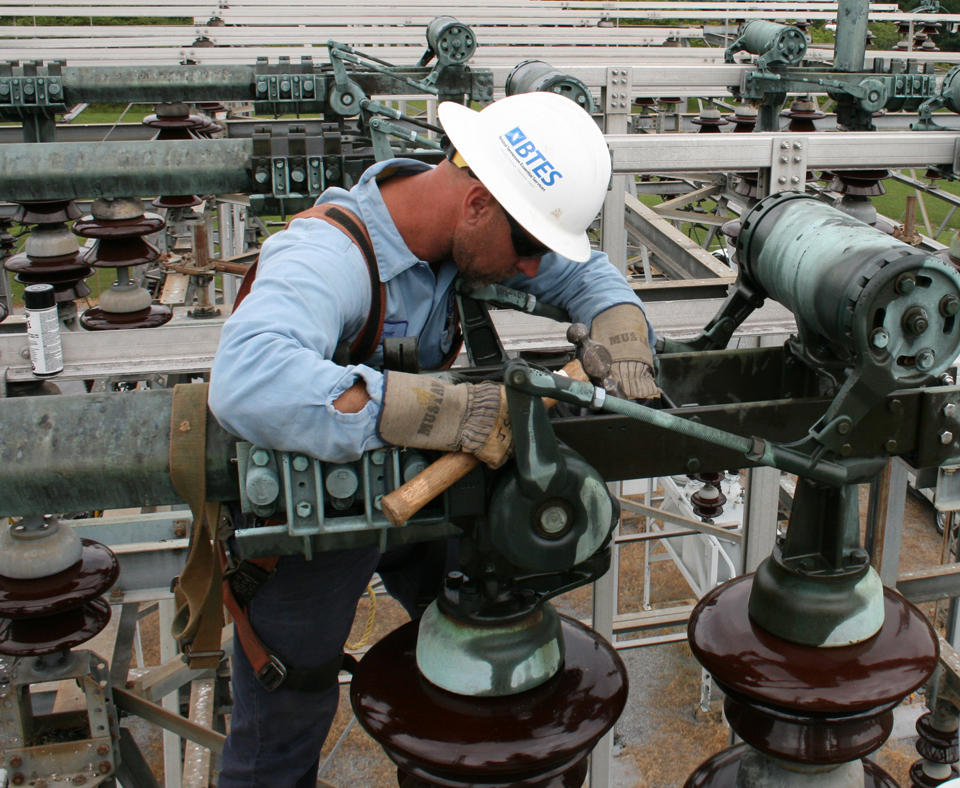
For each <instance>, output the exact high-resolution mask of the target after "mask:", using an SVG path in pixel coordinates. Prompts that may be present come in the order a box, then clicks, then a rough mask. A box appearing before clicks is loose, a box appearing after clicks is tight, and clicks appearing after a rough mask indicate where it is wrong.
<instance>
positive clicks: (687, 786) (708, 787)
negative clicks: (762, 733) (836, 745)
mask: <svg viewBox="0 0 960 788" xmlns="http://www.w3.org/2000/svg"><path fill="white" fill-rule="evenodd" d="M749 750H750V748H749V747H748V746H747V745H746V744H738V745H736V746H734V747H729V748H728V749H726V750H723V751H722V752H720V753H718V754H717V755H714V756H713V757H712V758H710V759H709V760H707V761H705V762H704V763H702V764H700V765H699V766H698V767H697V768H696V770H695V771H694V772H693V774H691V775H690V776H689V777H688V778H687V781H686V782H685V783H684V784H683V788H736V786H737V773H738V772H739V771H740V762H741V760H743V758H744V756H745V755H746V754H747V753H748V752H749ZM863 771H864V775H863V777H864V779H863V788H900V786H898V785H897V782H896V780H894V779H893V778H892V777H891V776H890V775H889V774H887V773H886V772H885V771H884V770H883V769H881V768H880V767H879V766H877V764H875V763H874V762H873V761H869V760H864V762H863Z"/></svg>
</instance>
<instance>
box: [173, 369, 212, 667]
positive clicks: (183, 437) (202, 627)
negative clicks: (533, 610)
mask: <svg viewBox="0 0 960 788" xmlns="http://www.w3.org/2000/svg"><path fill="white" fill-rule="evenodd" d="M207 389H208V384H206V383H187V384H180V385H177V386H174V388H173V405H172V407H171V411H170V478H171V480H172V481H173V486H174V488H175V489H176V491H177V493H178V494H179V495H180V496H181V497H182V498H183V499H184V500H185V501H186V502H187V503H188V504H189V506H190V511H191V513H192V514H193V524H192V526H191V528H190V543H189V548H188V551H187V561H186V565H185V566H184V569H183V572H182V574H181V575H180V577H178V578H176V579H175V580H174V586H173V592H174V599H175V602H176V614H175V616H174V620H173V624H172V626H171V631H172V634H173V637H174V638H176V640H177V642H178V643H179V644H180V648H181V650H182V651H183V653H184V655H185V656H186V657H187V664H188V665H189V666H190V667H191V668H215V667H217V665H219V664H220V660H221V659H223V651H222V649H221V648H220V634H221V630H222V629H223V606H222V604H221V600H220V593H219V587H220V562H219V561H218V560H217V554H216V543H217V526H218V523H219V522H220V504H219V503H217V502H215V501H207V476H206V443H207Z"/></svg>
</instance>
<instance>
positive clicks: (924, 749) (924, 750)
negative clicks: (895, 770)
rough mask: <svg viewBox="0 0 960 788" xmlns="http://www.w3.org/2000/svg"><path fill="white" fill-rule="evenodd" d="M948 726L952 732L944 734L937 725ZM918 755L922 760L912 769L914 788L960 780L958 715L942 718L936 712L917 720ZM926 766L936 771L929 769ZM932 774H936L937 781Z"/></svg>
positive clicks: (953, 714)
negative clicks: (932, 772)
mask: <svg viewBox="0 0 960 788" xmlns="http://www.w3.org/2000/svg"><path fill="white" fill-rule="evenodd" d="M938 721H939V722H940V723H941V724H942V723H946V727H948V728H949V730H942V729H941V728H940V727H937V726H936V722H938ZM917 734H918V738H917V752H918V753H919V754H920V755H921V756H922V760H919V761H916V762H914V763H913V765H912V766H911V767H910V782H911V788H934V786H937V785H941V784H942V783H945V782H946V781H947V780H950V779H953V778H954V777H957V776H960V770H958V769H957V766H956V763H957V761H958V760H960V747H958V738H957V718H956V714H955V713H951V714H947V715H944V716H943V717H940V718H938V717H937V716H936V715H934V713H933V712H929V711H928V712H927V713H926V714H923V715H922V716H921V717H920V718H919V719H918V720H917ZM925 762H926V763H927V764H928V765H930V766H933V768H930V769H925V768H924V764H925ZM928 771H935V772H936V773H937V774H938V775H939V776H937V777H933V776H931V775H930V774H928V773H927V772H928Z"/></svg>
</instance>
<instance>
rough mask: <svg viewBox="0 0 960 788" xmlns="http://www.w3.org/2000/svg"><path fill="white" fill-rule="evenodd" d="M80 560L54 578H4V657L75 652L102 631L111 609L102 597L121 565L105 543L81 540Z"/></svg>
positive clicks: (0, 591)
mask: <svg viewBox="0 0 960 788" xmlns="http://www.w3.org/2000/svg"><path fill="white" fill-rule="evenodd" d="M81 543H82V545H83V548H82V552H81V557H80V560H79V561H77V562H76V563H75V564H73V566H70V567H68V568H66V569H64V570H63V571H61V572H57V573H56V574H53V575H50V576H48V577H39V578H33V579H29V580H20V579H14V578H10V577H4V576H2V575H0V654H8V655H11V656H15V657H28V656H40V655H42V654H53V653H55V652H57V651H63V650H65V649H69V648H73V647H74V646H78V645H79V644H81V643H83V642H85V641H87V640H89V639H90V638H92V637H93V636H94V635H96V634H97V633H98V632H100V631H101V630H102V629H103V628H104V627H105V626H106V625H107V622H108V621H109V620H110V605H108V604H107V603H106V602H105V601H103V600H102V599H100V598H99V596H100V594H102V593H103V592H104V591H106V590H107V589H108V588H110V586H112V585H113V584H114V582H116V579H117V576H118V575H119V573H120V565H119V563H118V562H117V558H116V556H115V555H114V554H113V553H112V552H111V551H110V550H109V549H108V548H106V547H104V546H103V545H102V544H100V543H99V542H94V541H92V540H90V539H83V540H81Z"/></svg>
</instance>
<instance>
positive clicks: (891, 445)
mask: <svg viewBox="0 0 960 788" xmlns="http://www.w3.org/2000/svg"><path fill="white" fill-rule="evenodd" d="M884 446H885V448H886V450H887V451H888V452H889V453H890V454H893V453H894V452H895V451H896V450H897V442H896V441H895V440H894V439H893V438H891V439H890V440H888V441H887V442H886V443H885V444H884Z"/></svg>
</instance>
